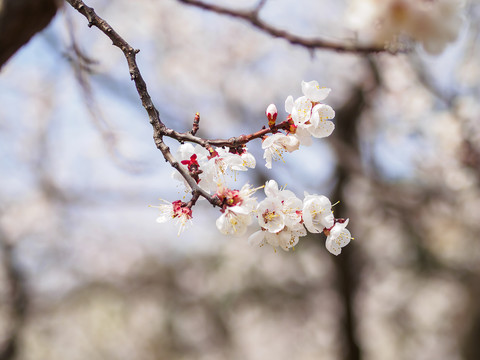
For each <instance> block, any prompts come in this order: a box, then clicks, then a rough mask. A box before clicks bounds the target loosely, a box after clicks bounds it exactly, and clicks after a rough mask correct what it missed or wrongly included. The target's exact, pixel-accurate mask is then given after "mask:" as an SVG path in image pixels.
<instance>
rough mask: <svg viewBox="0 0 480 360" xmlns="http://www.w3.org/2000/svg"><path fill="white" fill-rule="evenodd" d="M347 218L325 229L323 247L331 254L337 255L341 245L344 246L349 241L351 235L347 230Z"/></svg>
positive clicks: (340, 250)
mask: <svg viewBox="0 0 480 360" xmlns="http://www.w3.org/2000/svg"><path fill="white" fill-rule="evenodd" d="M347 225H348V219H346V220H345V221H344V222H342V223H340V222H337V223H335V225H334V226H333V227H332V228H331V229H330V230H328V231H327V233H328V235H327V240H326V241H325V247H326V248H327V250H328V251H330V252H331V253H332V254H333V255H339V254H340V253H341V252H342V247H345V246H346V245H348V244H349V243H350V240H351V239H352V235H351V234H350V231H348V230H347Z"/></svg>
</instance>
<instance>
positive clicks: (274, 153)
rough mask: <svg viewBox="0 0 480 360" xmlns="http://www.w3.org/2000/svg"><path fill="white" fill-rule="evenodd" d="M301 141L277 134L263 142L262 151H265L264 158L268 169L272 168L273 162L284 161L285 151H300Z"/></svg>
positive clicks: (292, 136)
mask: <svg viewBox="0 0 480 360" xmlns="http://www.w3.org/2000/svg"><path fill="white" fill-rule="evenodd" d="M299 146H300V141H299V140H298V138H297V137H296V136H294V135H285V134H282V133H279V132H278V133H276V134H273V135H270V136H267V137H266V138H265V140H263V142H262V149H263V150H264V153H263V158H264V159H265V161H266V163H265V166H266V167H267V168H268V169H271V168H272V160H279V159H283V157H282V154H283V153H284V152H285V151H288V152H293V151H295V150H298V148H299Z"/></svg>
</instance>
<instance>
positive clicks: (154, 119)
mask: <svg viewBox="0 0 480 360" xmlns="http://www.w3.org/2000/svg"><path fill="white" fill-rule="evenodd" d="M66 1H67V2H68V3H69V4H70V5H71V6H72V7H73V8H75V9H76V10H77V11H78V12H80V13H81V14H82V15H83V16H85V17H86V18H87V20H88V26H89V27H92V26H94V27H96V28H98V29H99V30H100V31H102V32H103V33H104V34H105V35H106V36H108V37H109V38H110V40H111V41H112V44H113V45H114V46H116V47H118V48H119V49H120V50H122V52H123V54H124V56H125V58H126V60H127V63H128V68H129V72H130V78H131V80H133V81H134V83H135V86H136V88H137V93H138V95H139V97H140V100H141V102H142V105H143V107H144V108H145V110H146V111H147V113H148V117H149V119H150V124H151V125H152V127H153V139H154V141H155V145H156V147H157V148H158V149H159V150H160V151H161V152H162V154H163V157H164V158H165V160H166V161H167V162H168V163H169V164H170V165H171V166H172V167H173V168H174V169H176V170H177V171H178V172H179V173H180V174H181V175H182V177H183V178H184V179H185V181H186V182H187V184H188V185H189V186H190V188H191V189H192V196H193V199H194V202H195V201H196V199H197V198H198V196H199V195H200V196H203V197H204V198H206V199H207V200H208V201H209V202H210V203H211V204H212V205H213V206H221V202H220V200H219V199H218V198H217V197H216V196H212V195H210V194H209V193H208V192H206V191H205V190H204V189H202V188H201V187H199V186H198V184H197V182H196V181H195V179H194V178H193V177H192V176H191V175H190V173H189V172H188V171H187V170H186V169H185V168H184V167H182V166H181V165H180V163H179V162H178V161H177V160H176V159H175V157H174V156H173V155H172V153H171V152H170V148H169V147H168V146H167V145H166V144H165V142H164V141H163V137H164V136H167V137H170V138H173V139H176V140H178V141H179V142H184V141H189V142H193V143H196V144H199V145H201V146H203V147H204V148H206V149H210V148H211V147H212V146H218V147H229V148H234V149H236V148H237V147H239V146H243V145H245V144H246V143H248V142H249V141H251V140H254V139H258V138H262V137H263V136H265V135H267V134H269V133H275V132H277V131H279V130H288V128H289V126H290V123H289V121H288V119H287V120H285V121H283V122H281V123H279V124H277V125H274V126H272V127H269V128H265V127H264V128H262V129H261V130H259V131H257V132H255V133H252V134H250V135H240V136H238V137H232V138H230V139H215V140H208V139H203V138H200V137H197V136H195V135H194V133H196V130H198V128H197V129H196V130H195V131H189V132H185V133H180V132H177V131H175V130H173V129H169V128H168V127H167V126H166V125H165V124H164V123H163V122H162V121H161V119H160V114H159V112H158V110H157V109H156V108H155V105H154V104H153V101H152V99H151V97H150V94H149V93H148V90H147V84H146V83H145V80H144V79H143V77H142V75H141V73H140V69H139V68H138V65H137V63H136V54H137V53H138V52H139V51H140V50H136V49H134V48H133V47H132V46H130V45H129V44H128V43H127V42H126V41H125V40H124V39H123V38H122V37H121V36H120V35H119V34H118V33H117V32H116V31H115V30H114V29H113V28H112V27H111V26H110V25H109V24H108V23H107V22H106V21H105V20H103V19H102V18H101V17H99V16H98V15H97V14H96V13H95V11H94V9H93V8H91V7H89V6H87V5H85V3H84V2H83V1H81V0H66ZM262 4H263V1H261V2H260V3H259V5H258V6H257V10H260V8H261V6H262ZM197 125H198V124H197Z"/></svg>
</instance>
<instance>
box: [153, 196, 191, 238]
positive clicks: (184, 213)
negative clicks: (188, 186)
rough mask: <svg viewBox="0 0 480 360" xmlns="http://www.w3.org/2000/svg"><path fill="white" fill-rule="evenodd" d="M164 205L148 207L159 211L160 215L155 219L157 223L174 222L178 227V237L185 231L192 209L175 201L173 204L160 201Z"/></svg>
mask: <svg viewBox="0 0 480 360" xmlns="http://www.w3.org/2000/svg"><path fill="white" fill-rule="evenodd" d="M162 201H163V202H164V203H165V204H162V205H158V206H155V205H150V207H153V208H157V209H159V210H160V215H159V216H158V218H157V222H158V223H165V222H167V221H170V220H173V219H175V220H176V223H177V225H179V229H178V235H180V233H181V232H182V231H183V230H185V227H186V226H187V224H188V223H189V222H191V219H192V209H190V208H189V207H187V204H186V203H184V202H182V201H180V200H177V201H174V202H173V203H171V202H169V201H166V200H162Z"/></svg>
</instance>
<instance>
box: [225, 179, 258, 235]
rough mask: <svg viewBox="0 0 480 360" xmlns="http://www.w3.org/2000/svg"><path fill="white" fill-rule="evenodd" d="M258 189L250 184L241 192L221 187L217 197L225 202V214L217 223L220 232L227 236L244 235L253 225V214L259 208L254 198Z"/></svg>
mask: <svg viewBox="0 0 480 360" xmlns="http://www.w3.org/2000/svg"><path fill="white" fill-rule="evenodd" d="M256 190H257V189H252V187H251V186H250V185H249V184H246V185H244V186H243V187H242V188H241V189H240V190H230V189H228V188H224V187H220V188H219V189H218V190H217V196H218V197H219V198H220V199H221V200H222V201H223V202H224V208H223V209H222V211H223V213H222V215H220V217H219V218H218V219H217V221H216V226H217V228H218V230H219V231H220V232H221V233H222V234H225V235H243V234H244V233H245V232H246V230H247V227H248V225H250V224H251V223H252V217H253V215H252V213H253V211H254V210H255V208H256V207H257V200H256V199H255V198H253V197H252V195H253V194H254V193H255V191H256Z"/></svg>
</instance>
